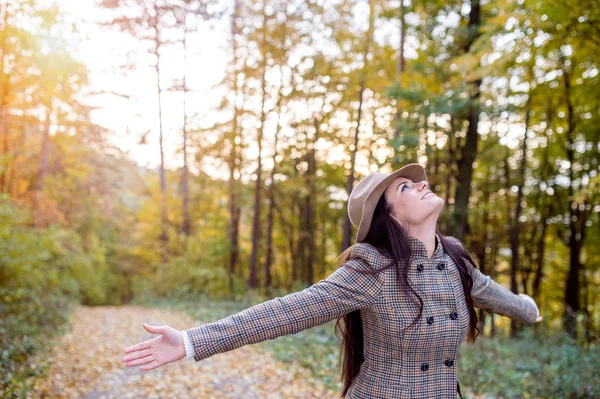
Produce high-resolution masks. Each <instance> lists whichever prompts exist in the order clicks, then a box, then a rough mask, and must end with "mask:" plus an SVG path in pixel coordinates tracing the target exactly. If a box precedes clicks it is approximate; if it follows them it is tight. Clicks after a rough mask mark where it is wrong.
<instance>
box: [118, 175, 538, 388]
mask: <svg viewBox="0 0 600 399" xmlns="http://www.w3.org/2000/svg"><path fill="white" fill-rule="evenodd" d="M443 206H444V200H443V199H442V198H440V197H438V196H437V195H435V194H434V193H432V192H431V190H430V187H429V184H428V181H427V176H426V174H425V170H424V169H423V167H422V166H421V165H419V164H409V165H406V166H404V167H402V168H400V169H398V170H396V171H395V172H393V173H390V174H385V173H372V174H370V175H368V176H366V177H365V178H364V179H362V180H361V181H360V182H359V183H358V184H357V185H356V187H355V188H354V190H353V191H352V193H351V194H350V199H349V201H348V214H349V216H350V220H351V222H352V224H353V225H354V226H355V227H356V228H357V229H358V233H357V236H356V242H357V244H355V245H353V246H352V247H350V248H348V250H346V251H344V253H342V255H341V256H340V257H341V262H340V263H341V267H339V268H338V269H337V270H336V271H335V272H334V273H332V274H331V275H330V276H329V277H327V278H326V279H324V280H321V281H319V282H318V283H317V284H314V285H312V286H310V287H308V288H306V289H304V290H302V291H300V292H296V293H292V294H289V295H286V296H284V297H281V298H275V299H272V300H270V301H266V302H263V303H261V304H258V305H256V306H253V307H251V308H249V309H246V310H244V311H242V312H240V313H238V314H235V315H232V316H229V317H227V318H224V319H222V320H219V321H217V322H214V323H210V324H205V325H201V326H198V327H195V328H191V329H189V330H185V331H178V330H175V329H174V328H171V327H169V326H163V327H152V326H148V325H146V324H144V328H145V329H146V330H147V331H148V332H151V333H154V334H161V335H162V336H161V337H156V338H154V339H152V340H149V341H145V342H141V343H139V344H137V345H133V346H131V347H129V348H127V349H125V352H126V353H129V355H127V356H125V357H124V358H123V359H122V360H123V361H124V362H126V363H127V366H128V367H133V366H139V365H142V366H141V367H140V370H152V369H154V368H157V367H159V366H162V365H164V364H168V363H171V362H174V361H177V360H179V359H181V358H184V357H189V358H191V357H193V358H194V359H195V360H196V361H200V360H202V359H206V358H207V357H210V356H213V355H215V354H217V353H222V352H227V351H231V350H234V349H236V348H239V347H241V346H243V345H248V344H253V343H257V342H261V341H265V340H267V339H274V338H276V337H279V336H282V335H286V334H294V333H297V332H299V331H301V330H304V329H307V328H310V327H313V326H316V325H319V324H323V323H325V322H327V321H330V320H332V319H335V318H338V323H336V330H338V331H340V332H341V333H342V336H343V342H342V348H343V351H344V360H343V365H342V382H343V389H342V394H341V396H342V397H346V398H360V399H370V398H394V399H396V398H456V393H457V391H458V393H459V394H460V385H459V383H458V380H457V374H456V367H457V354H458V347H459V346H460V344H461V342H462V341H463V339H464V337H465V336H467V342H470V343H474V342H475V338H476V337H477V335H478V333H479V329H478V328H477V321H478V319H477V315H476V313H475V309H474V307H478V308H481V309H484V310H486V311H488V312H493V313H497V314H500V315H503V316H508V317H510V318H512V319H515V320H518V321H520V322H522V323H526V324H533V323H535V322H538V321H540V320H541V319H542V318H541V317H539V311H538V309H537V305H536V304H535V301H534V300H533V299H532V298H530V297H529V296H527V295H523V294H520V295H515V294H513V293H512V292H511V291H509V290H508V289H506V288H504V287H502V286H500V285H499V284H497V283H496V282H494V281H493V280H492V279H490V277H489V276H486V275H483V274H482V273H481V272H479V270H477V269H476V268H475V267H474V261H473V259H472V258H471V256H470V255H469V254H468V253H467V252H466V251H465V249H464V248H463V247H462V245H461V243H460V242H459V241H458V240H456V239H454V238H453V237H445V236H444V235H442V234H441V233H439V232H437V231H436V224H437V220H438V216H439V214H440V213H441V211H442V209H443ZM340 321H342V322H343V323H342V324H339V323H340ZM461 397H462V395H461Z"/></svg>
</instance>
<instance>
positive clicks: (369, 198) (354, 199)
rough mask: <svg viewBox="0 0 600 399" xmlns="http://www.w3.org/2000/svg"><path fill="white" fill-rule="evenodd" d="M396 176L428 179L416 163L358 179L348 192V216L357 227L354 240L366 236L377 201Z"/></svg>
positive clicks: (418, 180)
mask: <svg viewBox="0 0 600 399" xmlns="http://www.w3.org/2000/svg"><path fill="white" fill-rule="evenodd" d="M397 177H406V178H407V179H410V180H412V181H414V182H420V181H423V180H425V181H428V180H427V175H426V174H425V169H424V168H423V167H422V166H421V165H420V164H418V163H411V164H408V165H405V166H403V167H401V168H400V169H398V170H396V171H394V172H392V173H379V172H375V173H371V174H369V175H367V176H365V177H364V178H363V179H362V180H361V181H359V182H358V184H357V185H356V187H354V189H353V190H352V191H351V192H350V198H349V199H348V216H349V217H350V221H351V222H352V224H353V225H354V227H356V228H357V229H358V233H356V242H359V241H361V240H363V239H364V238H365V237H366V236H367V233H368V232H369V227H371V220H372V219H373V212H374V211H375V207H376V206H377V202H379V199H380V198H381V195H382V194H383V192H384V191H385V189H386V188H387V186H388V185H389V184H390V183H391V182H392V181H393V180H394V179H396V178H397Z"/></svg>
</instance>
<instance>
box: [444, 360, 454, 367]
mask: <svg viewBox="0 0 600 399" xmlns="http://www.w3.org/2000/svg"><path fill="white" fill-rule="evenodd" d="M444 364H445V365H446V366H448V367H452V365H453V364H454V361H452V359H448V360H446V361H445V362H444Z"/></svg>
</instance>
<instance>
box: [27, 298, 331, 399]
mask: <svg viewBox="0 0 600 399" xmlns="http://www.w3.org/2000/svg"><path fill="white" fill-rule="evenodd" d="M144 322H145V323H148V324H151V325H163V324H168V325H170V326H172V327H174V328H177V329H185V328H189V327H190V326H195V325H199V324H201V322H199V321H194V320H192V319H191V318H190V317H188V316H187V315H185V314H183V313H179V312H175V311H169V310H163V309H148V308H142V307H135V306H124V307H94V308H90V307H80V308H78V309H77V310H76V312H75V313H74V315H73V318H72V320H71V324H70V328H69V332H68V333H67V334H65V336H64V337H63V338H62V339H61V340H60V342H59V343H58V344H56V345H55V347H54V348H53V351H52V352H53V355H52V359H51V365H50V369H49V372H48V376H47V377H46V378H44V379H40V380H39V381H37V382H36V385H35V387H34V389H33V391H32V392H31V393H30V394H29V395H28V397H29V398H84V399H104V398H106V399H108V398H165V399H166V398H169V399H170V398H244V399H246V398H247V399H263V398H273V399H279V398H336V397H337V393H336V392H331V391H328V390H326V389H325V388H324V387H323V384H321V383H320V382H319V381H316V380H314V379H313V378H311V377H310V375H309V373H308V371H306V370H305V369H302V368H301V367H299V366H291V367H285V366H284V365H283V364H282V363H280V362H278V361H276V360H274V359H273V358H271V357H269V356H267V355H265V354H263V353H260V352H259V351H257V350H256V349H254V348H253V347H252V346H246V347H243V348H240V349H237V350H235V351H232V352H228V353H223V354H219V355H215V356H213V357H211V358H208V359H205V360H203V361H201V362H194V361H193V360H181V361H179V362H176V363H173V364H168V365H166V366H163V367H159V368H158V369H155V370H150V371H139V370H138V368H137V367H132V368H128V367H125V364H124V363H122V362H121V358H122V357H123V356H124V353H123V349H124V348H126V347H127V346H130V345H132V344H135V343H137V342H140V341H142V340H147V339H150V338H151V337H153V335H151V334H149V333H147V332H145V331H144V330H143V328H142V323H144Z"/></svg>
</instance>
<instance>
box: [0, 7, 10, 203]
mask: <svg viewBox="0 0 600 399" xmlns="http://www.w3.org/2000/svg"><path fill="white" fill-rule="evenodd" d="M7 26H8V7H7V2H6V0H4V1H3V4H2V35H1V36H0V46H1V47H0V51H2V59H0V137H1V138H2V143H3V148H2V152H1V154H8V153H9V151H10V148H9V147H10V144H9V140H8V135H9V133H8V129H7V125H8V124H7V123H6V122H7V121H6V97H7V94H8V91H9V90H10V87H9V85H10V80H9V79H7V75H6V72H5V71H6V67H5V63H6V31H7V30H8V29H7ZM7 172H8V165H7V168H6V169H5V170H4V172H3V173H0V192H2V193H6V192H9V190H8V189H7V186H8V182H7V175H8V173H7Z"/></svg>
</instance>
